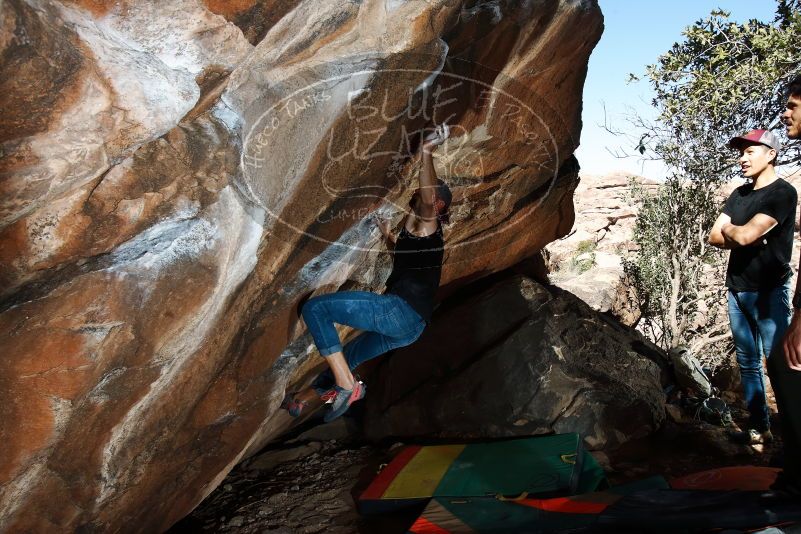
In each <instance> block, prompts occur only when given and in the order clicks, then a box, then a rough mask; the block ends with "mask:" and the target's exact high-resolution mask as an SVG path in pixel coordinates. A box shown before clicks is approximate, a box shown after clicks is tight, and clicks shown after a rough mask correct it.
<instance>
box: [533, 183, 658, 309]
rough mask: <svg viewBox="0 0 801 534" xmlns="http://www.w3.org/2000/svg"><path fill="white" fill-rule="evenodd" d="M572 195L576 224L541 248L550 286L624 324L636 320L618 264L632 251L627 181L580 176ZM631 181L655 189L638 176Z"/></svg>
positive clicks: (632, 212)
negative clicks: (543, 248) (551, 284)
mask: <svg viewBox="0 0 801 534" xmlns="http://www.w3.org/2000/svg"><path fill="white" fill-rule="evenodd" d="M580 179H581V181H580V182H579V185H578V187H577V188H576V193H575V195H574V202H575V210H576V222H575V224H574V225H573V229H572V230H571V231H570V233H569V234H568V235H566V236H565V237H563V238H562V239H559V240H557V241H554V242H552V243H550V244H549V245H548V246H546V247H545V252H546V259H547V264H548V270H549V279H550V281H551V282H552V283H553V284H555V285H557V286H559V287H561V288H562V289H565V290H567V291H570V292H571V293H573V294H575V295H576V296H578V297H579V298H581V299H582V300H583V301H585V302H586V303H587V304H589V305H590V306H591V307H592V308H594V309H596V310H598V311H601V312H611V313H612V314H614V315H615V316H617V317H618V318H619V319H620V320H621V322H623V323H624V324H628V325H631V324H633V323H635V322H636V321H637V319H638V317H639V312H638V310H637V307H636V305H634V304H633V302H632V298H631V295H630V291H629V290H628V289H627V288H626V287H625V285H624V284H623V278H624V273H623V264H622V258H623V257H624V256H625V255H626V254H627V253H629V252H632V251H634V250H635V248H636V247H635V245H634V243H633V242H632V241H631V236H632V232H633V230H634V222H635V220H636V217H637V208H636V206H634V205H633V203H632V202H631V200H630V199H629V198H628V191H629V175H628V174H625V173H614V174H607V175H595V174H581V175H580ZM635 179H636V180H638V181H639V182H641V183H643V184H645V185H646V187H655V186H656V184H657V183H658V182H657V181H656V180H651V179H648V178H644V177H641V176H637V177H635Z"/></svg>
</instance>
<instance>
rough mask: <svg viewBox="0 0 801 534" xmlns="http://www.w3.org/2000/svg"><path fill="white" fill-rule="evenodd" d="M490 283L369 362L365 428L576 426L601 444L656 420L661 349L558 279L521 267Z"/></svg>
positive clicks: (663, 365)
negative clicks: (540, 279)
mask: <svg viewBox="0 0 801 534" xmlns="http://www.w3.org/2000/svg"><path fill="white" fill-rule="evenodd" d="M488 282H489V280H488V281H487V282H486V283H484V284H481V285H483V286H485V287H484V289H483V291H479V292H478V294H468V295H467V296H466V297H464V298H453V299H452V302H447V303H445V305H444V306H443V307H441V308H440V309H438V310H437V311H436V313H435V316H434V322H433V324H432V325H431V326H430V327H429V328H428V329H427V330H426V331H425V332H424V333H423V335H422V336H421V338H420V339H419V340H418V341H417V342H416V343H415V344H414V345H412V346H409V347H405V348H403V349H399V350H396V351H395V352H394V353H393V354H392V355H391V356H390V357H387V358H385V359H384V360H383V361H381V363H380V364H379V365H378V366H377V369H376V370H375V373H374V375H373V376H372V380H371V381H370V394H369V395H368V396H367V397H366V400H365V402H366V404H367V420H366V423H365V429H366V432H367V434H368V435H369V436H370V437H372V438H376V439H378V438H384V437H388V436H393V437H408V436H430V437H437V438H459V439H462V438H484V437H506V436H525V435H531V434H543V433H550V432H557V433H561V432H578V433H579V434H581V435H582V436H583V437H584V440H585V443H586V444H587V445H588V446H589V447H590V448H591V449H604V448H614V447H616V446H618V445H620V444H622V443H624V442H626V441H628V440H630V439H632V438H638V437H643V436H646V435H648V434H650V433H651V432H653V431H654V430H656V429H657V428H659V426H660V425H661V424H662V421H663V420H664V417H665V409H664V404H665V395H664V393H663V387H662V386H663V384H665V383H667V381H668V380H671V378H670V376H671V375H670V373H669V371H668V360H667V357H666V355H665V354H664V353H663V352H662V351H661V350H660V349H658V348H657V347H656V346H655V345H653V344H651V343H649V342H647V341H646V340H644V338H642V336H641V335H640V334H639V333H638V332H636V331H635V330H633V329H631V328H629V327H625V326H622V325H620V324H619V323H617V322H615V321H613V320H610V319H609V318H608V317H607V316H605V315H604V314H601V313H598V312H596V311H594V310H592V309H591V308H590V307H589V306H588V305H587V304H585V303H584V302H582V301H581V300H579V299H577V298H576V297H574V296H573V295H572V294H570V293H568V292H566V291H563V290H560V289H558V288H556V287H553V286H551V287H546V286H543V285H540V284H539V283H537V282H535V281H534V280H532V279H530V278H527V277H526V276H523V275H513V276H509V277H506V278H505V279H502V280H500V281H497V282H494V283H491V284H489V285H487V284H488Z"/></svg>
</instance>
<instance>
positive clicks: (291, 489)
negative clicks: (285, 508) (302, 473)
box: [289, 484, 300, 491]
mask: <svg viewBox="0 0 801 534" xmlns="http://www.w3.org/2000/svg"><path fill="white" fill-rule="evenodd" d="M289 491H300V486H298V485H297V484H295V485H294V486H292V487H291V488H289Z"/></svg>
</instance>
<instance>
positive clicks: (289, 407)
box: [281, 393, 309, 417]
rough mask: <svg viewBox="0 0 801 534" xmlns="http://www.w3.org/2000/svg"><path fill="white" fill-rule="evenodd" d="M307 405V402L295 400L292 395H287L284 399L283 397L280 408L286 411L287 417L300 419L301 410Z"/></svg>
mask: <svg viewBox="0 0 801 534" xmlns="http://www.w3.org/2000/svg"><path fill="white" fill-rule="evenodd" d="M308 405H309V403H308V402H306V401H302V400H298V399H296V398H295V394H294V393H287V395H286V397H284V400H283V401H282V402H281V408H283V409H284V410H286V411H288V412H289V415H291V416H292V417H300V414H301V413H302V412H303V408H305V407H306V406H308Z"/></svg>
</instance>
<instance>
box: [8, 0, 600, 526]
mask: <svg viewBox="0 0 801 534" xmlns="http://www.w3.org/2000/svg"><path fill="white" fill-rule="evenodd" d="M0 19H1V20H2V26H1V27H0V28H1V29H0V51H2V54H1V55H0V62H2V63H0V64H1V65H2V70H3V74H4V75H3V76H0V94H2V95H3V98H2V99H0V132H1V133H0V136H1V137H0V143H2V146H0V149H1V150H2V154H3V160H2V162H1V163H0V167H1V168H0V191H2V197H0V282H1V283H0V346H2V347H3V349H2V352H3V357H2V358H0V420H2V426H0V440H2V443H3V447H2V448H0V530H1V531H11V532H42V531H78V530H80V531H82V532H94V531H103V532H105V531H141V532H156V531H161V530H164V529H165V528H167V527H169V525H171V524H173V523H174V522H175V521H176V520H178V519H180V518H181V517H182V516H184V515H185V514H186V513H188V512H189V511H190V510H191V509H192V508H193V507H194V506H196V505H197V503H198V502H200V501H201V500H202V499H203V498H204V496H206V495H207V494H208V493H209V492H211V491H212V490H213V489H214V487H215V486H216V485H217V484H219V482H220V480H222V479H223V477H224V476H225V474H226V473H227V472H228V471H229V470H230V469H231V468H232V466H234V465H235V464H237V463H238V462H239V461H241V459H242V458H244V457H246V456H247V455H249V454H252V453H253V452H254V451H256V450H258V449H259V448H260V447H261V446H262V445H263V444H264V443H266V442H267V441H268V440H269V439H270V438H271V436H274V435H275V434H277V433H279V432H281V431H282V430H284V429H286V428H287V426H288V425H289V424H290V421H289V420H288V418H287V417H286V416H284V415H282V414H278V413H277V409H278V404H279V403H280V400H281V398H282V397H283V394H284V391H285V389H286V388H287V386H288V385H289V384H297V383H298V382H300V381H301V380H303V379H304V377H305V376H307V375H308V374H309V372H310V371H311V370H312V369H313V368H314V367H315V366H319V365H320V362H321V360H320V359H319V357H318V356H317V355H316V354H315V353H313V351H312V350H311V344H310V339H309V337H308V335H305V334H304V333H303V329H302V325H298V320H297V315H296V308H297V304H298V302H299V301H300V300H301V299H302V298H303V297H305V296H307V295H308V294H310V293H312V292H315V291H317V292H320V291H333V290H337V289H340V288H341V289H348V288H364V289H372V290H379V289H381V287H382V285H383V282H384V280H385V279H386V276H387V275H388V270H389V262H390V257H389V256H388V255H387V254H386V253H385V249H384V248H383V244H382V243H381V242H380V240H379V234H378V231H377V229H376V228H375V225H374V224H373V222H372V221H371V219H370V217H369V215H370V214H371V213H373V212H376V211H377V212H381V213H383V214H384V215H385V216H388V217H391V218H392V220H393V222H395V223H396V224H397V223H398V222H399V221H400V219H401V217H402V216H403V209H404V207H405V206H406V205H407V203H408V199H409V198H410V196H411V194H412V192H413V190H414V189H415V188H416V185H415V184H416V172H417V169H418V167H419V164H418V162H417V161H416V160H415V159H414V156H415V154H416V153H417V145H418V142H419V133H420V131H421V130H422V129H423V128H425V127H430V126H431V125H432V124H434V123H439V122H443V121H447V122H448V123H449V124H451V125H452V128H451V131H452V138H451V139H450V140H449V142H448V143H447V144H446V145H443V146H442V147H440V149H439V150H438V153H437V155H436V160H437V171H438V174H439V175H440V177H442V178H444V179H445V180H446V181H447V182H448V183H450V184H451V186H452V189H453V191H454V205H453V209H452V224H451V225H450V226H449V227H447V228H446V240H447V243H448V248H447V250H446V264H445V267H444V270H443V280H442V282H443V284H444V285H445V288H444V292H448V291H453V290H455V289H457V288H458V287H459V286H460V285H463V284H464V283H465V282H466V281H468V280H470V279H472V278H476V277H480V276H483V275H485V274H488V273H492V272H495V271H498V270H501V269H504V268H506V267H508V266H510V265H513V264H515V263H517V262H518V261H520V260H521V259H522V258H525V257H527V256H530V255H531V254H532V253H534V252H535V251H537V250H539V249H541V248H542V247H543V246H544V245H545V244H547V243H548V242H550V241H552V240H554V239H556V238H557V237H559V236H561V235H564V234H565V233H566V232H567V231H568V230H569V228H570V227H571V225H572V224H573V209H572V192H573V189H574V188H575V185H576V180H577V176H576V173H577V165H576V162H575V159H574V158H573V157H572V153H573V151H574V149H575V147H576V143H577V140H578V138H579V135H578V134H579V130H580V119H579V117H580V111H581V109H580V108H581V105H580V98H581V91H582V85H583V81H584V76H585V73H586V64H587V58H588V56H589V53H590V51H591V49H592V47H593V46H594V45H595V43H596V42H597V40H598V38H599V37H600V33H601V29H602V19H601V15H600V10H599V8H598V6H597V4H596V2H595V1H594V0H536V1H533V2H504V1H487V2H483V1H482V2H472V1H470V2H468V1H460V0H410V1H408V2H400V1H384V0H365V1H363V2H351V1H349V0H331V1H326V2H316V1H312V0H305V1H294V2H292V1H283V0H282V1H278V0H243V1H237V2H222V1H216V0H214V1H212V0H206V1H205V3H204V2H200V1H198V0H177V1H174V2H171V3H169V4H167V3H154V2H149V1H147V0H122V1H117V2H110V1H108V2H106V1H95V0H92V1H89V0H69V1H67V0H64V1H56V0H7V1H6V2H3V3H1V4H0Z"/></svg>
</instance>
